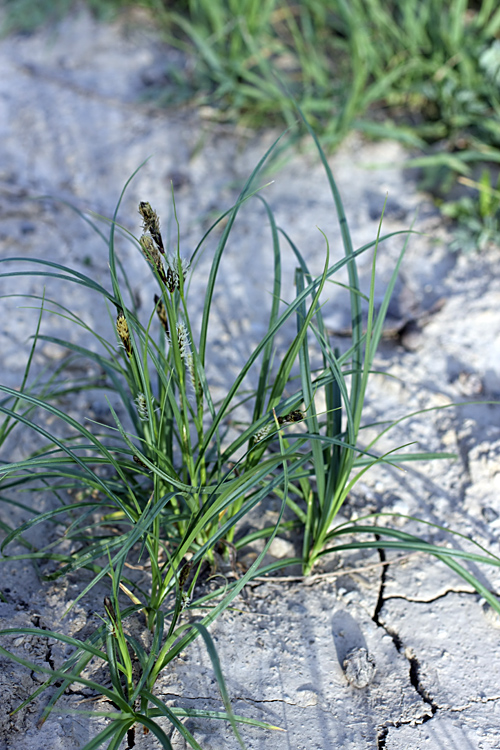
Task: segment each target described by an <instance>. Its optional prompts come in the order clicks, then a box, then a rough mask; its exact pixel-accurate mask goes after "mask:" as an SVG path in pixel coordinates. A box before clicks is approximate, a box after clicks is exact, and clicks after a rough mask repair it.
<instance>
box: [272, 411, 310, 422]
mask: <svg viewBox="0 0 500 750" xmlns="http://www.w3.org/2000/svg"><path fill="white" fill-rule="evenodd" d="M303 419H304V415H303V414H302V412H301V411H299V410H298V409H296V410H295V411H291V412H290V414H285V416H284V417H278V424H286V423H287V422H302V420H303Z"/></svg>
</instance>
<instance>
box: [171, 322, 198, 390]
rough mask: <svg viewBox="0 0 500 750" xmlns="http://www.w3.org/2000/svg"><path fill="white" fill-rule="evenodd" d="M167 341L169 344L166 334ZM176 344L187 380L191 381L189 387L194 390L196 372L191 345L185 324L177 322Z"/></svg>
mask: <svg viewBox="0 0 500 750" xmlns="http://www.w3.org/2000/svg"><path fill="white" fill-rule="evenodd" d="M167 340H168V342H169V343H170V344H171V343H172V342H171V340H170V336H169V335H168V334H167ZM177 343H178V345H179V354H180V357H181V359H182V361H183V362H184V364H185V365H186V368H187V371H188V373H189V379H190V380H191V385H192V386H193V388H194V389H195V390H196V370H195V364H194V357H193V355H192V353H191V344H190V342H189V333H188V329H187V328H186V325H185V323H183V322H182V321H179V322H178V323H177Z"/></svg>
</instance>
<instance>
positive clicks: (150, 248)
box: [139, 234, 168, 286]
mask: <svg viewBox="0 0 500 750" xmlns="http://www.w3.org/2000/svg"><path fill="white" fill-rule="evenodd" d="M139 244H140V246H141V250H142V253H143V255H144V257H145V258H146V260H147V261H148V263H150V264H151V265H152V266H153V268H156V270H157V272H158V275H159V277H160V279H161V280H162V281H163V283H164V284H165V285H166V286H168V282H167V277H166V276H165V270H164V268H163V261H162V259H161V255H160V253H159V252H158V248H157V246H156V244H155V243H154V241H153V238H152V237H151V235H150V234H143V235H142V237H141V238H140V240H139Z"/></svg>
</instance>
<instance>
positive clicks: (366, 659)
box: [344, 648, 377, 688]
mask: <svg viewBox="0 0 500 750" xmlns="http://www.w3.org/2000/svg"><path fill="white" fill-rule="evenodd" d="M376 669H377V668H376V666H375V659H374V658H373V656H372V655H371V654H369V653H368V651H367V650H366V648H351V650H350V651H348V652H347V654H346V657H345V659H344V672H345V676H346V679H347V682H348V683H349V684H350V685H352V686H353V687H355V688H364V687H366V686H367V685H369V684H370V682H371V681H372V680H373V677H374V675H375V671H376Z"/></svg>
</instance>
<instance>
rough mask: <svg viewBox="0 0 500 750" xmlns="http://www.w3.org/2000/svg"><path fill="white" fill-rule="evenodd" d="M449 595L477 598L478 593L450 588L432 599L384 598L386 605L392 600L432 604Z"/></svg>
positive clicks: (399, 595)
mask: <svg viewBox="0 0 500 750" xmlns="http://www.w3.org/2000/svg"><path fill="white" fill-rule="evenodd" d="M492 593H493V592H492ZM448 594H470V595H474V596H477V591H475V590H474V589H454V588H450V589H446V591H443V592H441V593H440V594H436V595H435V596H433V597H431V598H430V599H417V598H414V597H411V596H404V595H403V594H391V595H389V596H384V603H385V602H389V601H391V599H403V601H405V602H411V603H412V604H432V603H433V602H437V601H438V600H439V599H444V597H445V596H448Z"/></svg>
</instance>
